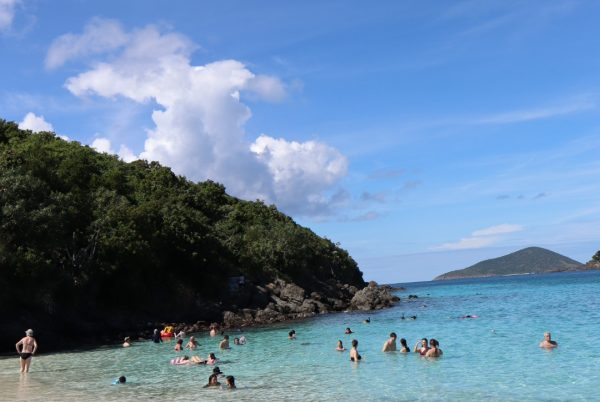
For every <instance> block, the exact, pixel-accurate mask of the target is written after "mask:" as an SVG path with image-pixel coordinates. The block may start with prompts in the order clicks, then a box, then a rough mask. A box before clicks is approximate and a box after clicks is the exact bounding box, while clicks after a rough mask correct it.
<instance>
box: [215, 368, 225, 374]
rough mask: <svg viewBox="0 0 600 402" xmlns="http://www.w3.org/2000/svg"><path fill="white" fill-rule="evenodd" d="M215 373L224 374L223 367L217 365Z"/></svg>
mask: <svg viewBox="0 0 600 402" xmlns="http://www.w3.org/2000/svg"><path fill="white" fill-rule="evenodd" d="M213 374H223V372H222V371H221V369H220V368H219V366H217V367H215V368H214V369H213Z"/></svg>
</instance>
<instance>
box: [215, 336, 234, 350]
mask: <svg viewBox="0 0 600 402" xmlns="http://www.w3.org/2000/svg"><path fill="white" fill-rule="evenodd" d="M238 342H239V341H238ZM219 349H229V335H224V336H223V340H222V341H221V343H219Z"/></svg>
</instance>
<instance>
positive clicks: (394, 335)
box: [390, 332, 398, 339]
mask: <svg viewBox="0 0 600 402" xmlns="http://www.w3.org/2000/svg"><path fill="white" fill-rule="evenodd" d="M397 337H398V336H396V333H395V332H392V333H390V338H394V339H396V338H397Z"/></svg>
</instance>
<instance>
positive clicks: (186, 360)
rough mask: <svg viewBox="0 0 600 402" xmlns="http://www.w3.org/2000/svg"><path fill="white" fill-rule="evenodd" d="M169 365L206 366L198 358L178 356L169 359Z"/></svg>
mask: <svg viewBox="0 0 600 402" xmlns="http://www.w3.org/2000/svg"><path fill="white" fill-rule="evenodd" d="M171 364H172V365H173V366H182V365H185V364H206V362H205V361H204V360H202V359H201V358H200V357H198V356H192V357H189V356H179V357H176V358H174V359H171Z"/></svg>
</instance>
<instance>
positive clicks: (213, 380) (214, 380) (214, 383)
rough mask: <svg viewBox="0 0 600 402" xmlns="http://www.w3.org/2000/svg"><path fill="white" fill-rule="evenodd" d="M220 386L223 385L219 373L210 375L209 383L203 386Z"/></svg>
mask: <svg viewBox="0 0 600 402" xmlns="http://www.w3.org/2000/svg"><path fill="white" fill-rule="evenodd" d="M220 386H221V383H220V382H219V379H218V377H217V374H211V375H210V377H208V384H206V385H205V386H204V387H203V388H209V387H220Z"/></svg>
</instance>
